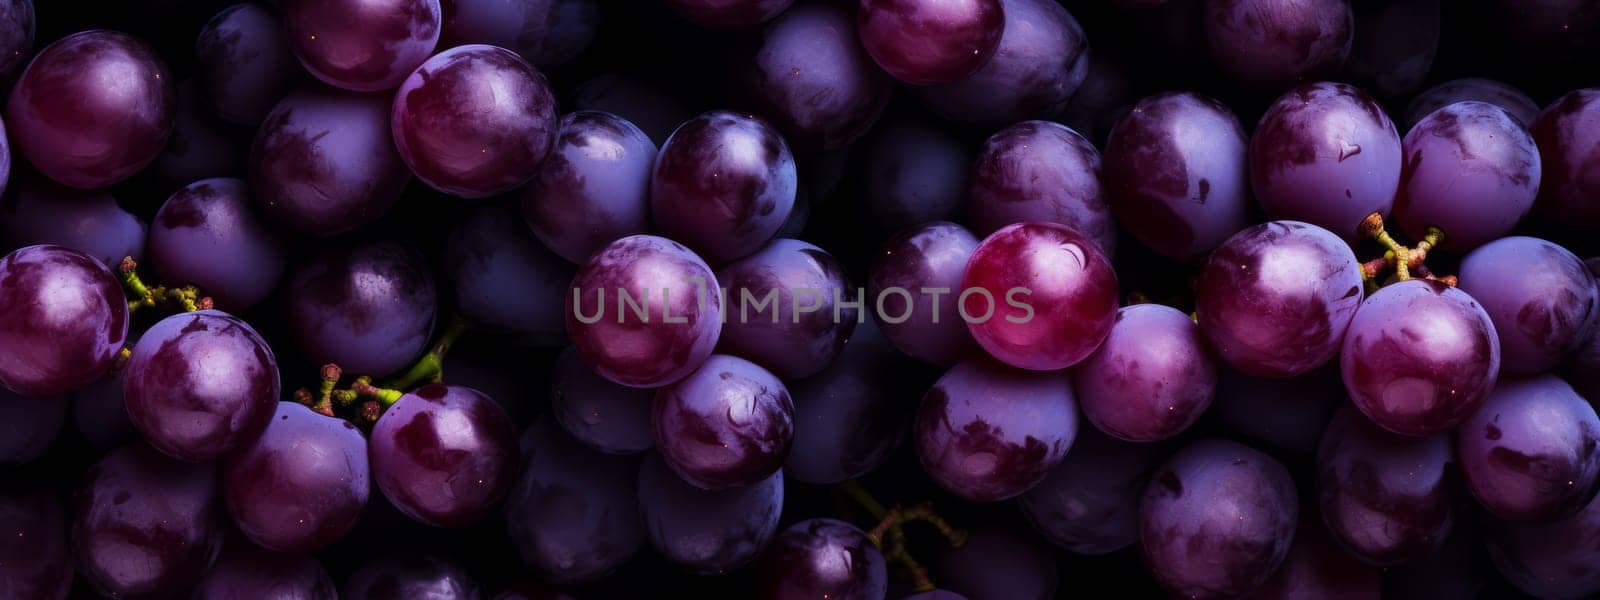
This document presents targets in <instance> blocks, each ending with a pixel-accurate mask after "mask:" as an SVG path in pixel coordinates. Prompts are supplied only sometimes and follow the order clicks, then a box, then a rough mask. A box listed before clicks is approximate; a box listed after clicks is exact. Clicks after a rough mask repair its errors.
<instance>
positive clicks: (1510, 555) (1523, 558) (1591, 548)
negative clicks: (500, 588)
mask: <svg viewBox="0 0 1600 600" xmlns="http://www.w3.org/2000/svg"><path fill="white" fill-rule="evenodd" d="M1596 536H1600V498H1596V499H1595V500H1591V501H1590V502H1589V504H1588V506H1585V507H1584V508H1583V510H1581V511H1579V512H1578V513H1577V514H1575V515H1572V516H1570V517H1566V518H1564V519H1558V520H1555V521H1532V522H1524V523H1503V522H1495V521H1491V522H1490V535H1489V558H1490V559H1491V560H1493V561H1494V566H1495V567H1497V568H1498V569H1499V570H1500V573H1501V574H1502V575H1504V576H1505V578H1506V579H1507V580H1509V581H1510V582H1511V583H1512V585H1515V586H1517V588H1519V589H1521V590H1522V591H1524V592H1527V593H1528V594H1532V595H1534V596H1537V597H1539V598H1551V599H1556V598H1561V599H1570V600H1577V599H1578V598H1590V597H1593V596H1594V595H1595V594H1596V593H1600V568H1597V565H1600V549H1596V548H1595V545H1594V540H1595V537H1596Z"/></svg>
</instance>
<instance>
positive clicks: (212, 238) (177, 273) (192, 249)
mask: <svg viewBox="0 0 1600 600" xmlns="http://www.w3.org/2000/svg"><path fill="white" fill-rule="evenodd" d="M256 211H257V208H256V206H255V204H254V203H253V202H251V199H250V186H249V184H247V183H245V182H244V181H241V180H238V179H206V180H203V181H197V182H194V183H192V184H190V185H189V186H187V187H184V188H183V189H181V190H178V191H177V192H176V193H174V194H173V195H172V197H170V198H167V201H166V203H164V204H162V205H161V210H159V211H157V212H156V216H155V219H153V220H152V221H151V223H150V236H149V240H148V242H147V243H146V245H145V248H146V249H147V250H149V253H150V259H151V262H152V263H153V264H152V266H153V268H154V269H155V272H156V274H157V275H159V276H160V277H161V278H162V280H164V281H171V282H175V283H180V282H181V283H183V284H189V285H194V286H196V287H198V288H199V289H200V292H201V293H202V294H205V295H207V296H210V297H211V298H212V300H214V301H215V302H216V304H217V306H218V307H220V308H223V309H226V310H230V311H236V312H237V311H244V310H248V309H250V308H252V307H254V306H255V305H257V304H259V303H261V301H262V300H265V299H266V298H267V296H268V295H269V294H271V293H272V291H273V289H275V288H277V287H278V283H279V282H280V281H281V280H282V279H283V273H284V271H286V270H288V257H287V254H288V250H287V248H286V247H285V246H286V244H285V243H284V241H283V238H282V237H281V236H280V235H279V234H278V233H277V232H276V231H274V230H272V229H271V228H270V227H269V226H268V225H267V223H266V222H265V221H264V220H263V219H262V218H261V215H260V214H259V213H257V212H256Z"/></svg>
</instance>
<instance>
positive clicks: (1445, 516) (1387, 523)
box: [1305, 407, 1460, 566]
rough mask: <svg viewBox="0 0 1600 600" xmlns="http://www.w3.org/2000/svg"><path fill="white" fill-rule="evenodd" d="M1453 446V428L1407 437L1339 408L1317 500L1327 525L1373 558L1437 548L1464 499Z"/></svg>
mask: <svg viewBox="0 0 1600 600" xmlns="http://www.w3.org/2000/svg"><path fill="white" fill-rule="evenodd" d="M1450 445H1451V444H1450V436H1449V435H1447V434H1443V433H1437V434H1433V435H1430V436H1427V437H1422V438H1404V437H1400V436H1397V435H1394V434H1393V433H1390V432H1388V431H1384V430H1383V429H1381V428H1379V427H1378V426H1376V425H1373V424H1372V422H1371V421H1368V420H1367V419H1366V418H1365V417H1362V416H1361V414H1360V413H1358V412H1356V411H1355V410H1352V409H1350V408H1348V407H1346V408H1344V409H1343V410H1340V411H1339V412H1338V414H1336V415H1334V417H1333V420H1332V421H1331V422H1330V423H1329V424H1328V430H1327V431H1326V432H1324V433H1323V434H1322V444H1321V447H1320V448H1319V449H1318V450H1317V471H1316V473H1317V480H1316V482H1317V488H1316V493H1317V503H1318V506H1319V507H1320V510H1321V513H1322V519H1323V521H1324V522H1325V523H1326V524H1327V531H1329V532H1331V533H1332V534H1333V536H1334V538H1335V539H1337V540H1338V541H1339V544H1340V545H1341V546H1343V547H1344V549H1345V551H1346V552H1348V553H1350V554H1351V555H1353V556H1355V557H1356V558H1359V559H1361V560H1362V561H1363V562H1366V563H1368V564H1372V565H1379V566H1393V565H1398V564H1401V563H1405V562H1409V561H1412V560H1416V559H1419V558H1423V557H1426V556H1428V555H1429V554H1431V553H1433V552H1434V551H1435V550H1437V549H1438V548H1439V545H1440V544H1443V543H1444V540H1445V536H1446V535H1448V534H1449V533H1450V528H1451V526H1452V524H1453V523H1454V522H1455V506H1456V504H1457V503H1458V501H1459V500H1460V498H1459V497H1458V496H1457V490H1458V489H1459V483H1458V482H1457V477H1458V472H1457V470H1456V465H1455V462H1456V461H1455V457H1454V456H1453V455H1452V453H1451V448H1450ZM1305 528H1307V529H1310V528H1318V527H1317V526H1316V525H1315V524H1311V523H1307V524H1306V526H1305Z"/></svg>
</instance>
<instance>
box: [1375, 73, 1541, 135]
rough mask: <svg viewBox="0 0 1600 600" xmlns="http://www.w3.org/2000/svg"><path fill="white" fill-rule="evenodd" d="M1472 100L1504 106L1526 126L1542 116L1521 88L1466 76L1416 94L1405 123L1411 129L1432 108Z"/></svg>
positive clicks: (1407, 108)
mask: <svg viewBox="0 0 1600 600" xmlns="http://www.w3.org/2000/svg"><path fill="white" fill-rule="evenodd" d="M1469 100H1475V101H1478V102H1487V103H1489V104H1493V105H1495V106H1498V107H1500V108H1503V109H1505V111H1506V112H1507V113H1510V114H1511V118H1513V119H1516V121H1517V124H1518V125H1521V126H1523V127H1528V126H1531V125H1532V124H1533V121H1534V119H1537V118H1538V117H1539V105H1538V104H1534V102H1533V99H1532V98H1529V97H1528V95H1527V94H1524V93H1522V90H1519V89H1517V88H1514V87H1511V86H1509V85H1506V84H1504V83H1501V82H1498V81H1495V80H1493V79H1477V78H1467V79H1454V80H1451V81H1446V82H1444V83H1441V84H1439V85H1436V86H1433V87H1431V88H1428V89H1427V90H1424V91H1423V92H1422V93H1420V94H1417V97H1415V98H1412V99H1411V104H1408V105H1406V111H1405V118H1404V119H1403V120H1402V122H1403V123H1404V124H1405V128H1406V129H1407V130H1409V129H1411V127H1412V126H1413V125H1416V123H1417V122H1418V121H1421V120H1422V118H1423V117H1426V116H1428V115H1429V114H1432V113H1433V111H1436V110H1439V109H1441V108H1444V107H1446V106H1449V105H1451V104H1455V103H1457V102H1466V101H1469Z"/></svg>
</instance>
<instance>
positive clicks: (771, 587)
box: [759, 518, 889, 600]
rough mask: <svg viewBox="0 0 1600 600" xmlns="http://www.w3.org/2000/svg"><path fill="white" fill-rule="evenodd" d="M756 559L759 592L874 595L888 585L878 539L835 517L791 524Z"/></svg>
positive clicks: (791, 597) (795, 597) (781, 597)
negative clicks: (759, 561)
mask: <svg viewBox="0 0 1600 600" xmlns="http://www.w3.org/2000/svg"><path fill="white" fill-rule="evenodd" d="M761 560H762V562H761V568H760V573H761V574H760V583H759V585H760V587H761V590H762V592H761V597H762V598H769V599H772V600H810V599H814V598H828V599H833V598H837V599H839V600H874V599H878V598H883V595H884V593H885V592H886V591H887V589H888V583H889V569H888V567H887V566H886V565H885V564H884V560H883V553H881V552H879V551H878V545H877V542H875V541H874V540H872V539H869V538H868V537H867V534H866V533H863V532H862V531H861V530H860V529H857V528H856V527H855V526H854V525H851V524H849V523H845V522H843V521H839V520H835V519H825V518H824V519H809V520H805V521H801V522H799V523H795V524H794V525H790V526H789V528H788V529H785V530H783V533H780V534H778V537H777V538H776V539H774V540H772V549H771V550H769V551H767V553H766V556H765V557H763V558H762V559H761Z"/></svg>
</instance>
